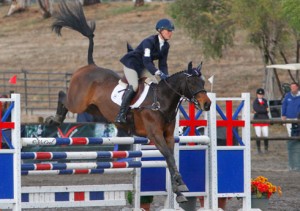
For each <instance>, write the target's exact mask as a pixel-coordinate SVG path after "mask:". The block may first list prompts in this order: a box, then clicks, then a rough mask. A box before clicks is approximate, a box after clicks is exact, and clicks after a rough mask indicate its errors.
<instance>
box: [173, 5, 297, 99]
mask: <svg viewBox="0 0 300 211" xmlns="http://www.w3.org/2000/svg"><path fill="white" fill-rule="evenodd" d="M296 2H297V1H293V0H277V1H273V0H177V1H175V2H174V3H173V4H172V5H171V7H170V13H171V16H172V17H173V18H174V19H175V20H176V22H177V23H178V24H179V25H181V26H182V27H184V28H185V29H187V31H188V33H189V35H190V36H191V37H192V38H193V39H194V40H196V41H197V42H198V43H200V44H201V47H202V51H203V53H204V54H205V55H206V56H208V57H212V58H218V57H221V56H222V51H223V49H224V48H225V47H230V46H231V45H232V44H233V38H234V34H235V31H236V29H237V28H239V29H245V30H246V31H247V32H248V34H249V40H250V42H251V43H253V44H254V46H256V47H257V48H258V49H259V50H260V52H261V55H262V60H263V62H264V64H265V65H268V64H275V63H282V62H283V63H288V62H291V61H296V62H298V61H299V32H300V26H299V25H300V21H299V16H298V14H299V12H300V6H299V4H297V3H296ZM296 17H297V18H296ZM293 52H296V54H295V53H293ZM268 74H271V75H268ZM273 74H274V76H275V80H276V81H277V85H278V89H279V91H280V92H281V94H283V93H282V90H281V84H280V81H279V78H278V74H277V72H276V70H275V69H274V71H273V72H272V71H268V72H266V75H265V77H266V78H273ZM290 76H291V79H292V80H293V81H294V80H295V79H294V77H293V76H292V74H291V73H290ZM297 79H298V78H297Z"/></svg>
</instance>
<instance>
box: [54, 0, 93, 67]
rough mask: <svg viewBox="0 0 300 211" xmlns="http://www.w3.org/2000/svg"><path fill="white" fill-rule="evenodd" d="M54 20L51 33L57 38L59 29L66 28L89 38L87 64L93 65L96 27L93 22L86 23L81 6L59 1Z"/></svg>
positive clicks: (77, 3)
mask: <svg viewBox="0 0 300 211" xmlns="http://www.w3.org/2000/svg"><path fill="white" fill-rule="evenodd" d="M54 18H55V20H54V22H53V24H52V31H54V32H55V33H56V34H57V35H58V36H61V29H62V28H63V27H66V28H70V29H73V30H75V31H78V32H80V33H81V34H82V35H83V36H86V37H87V38H89V49H88V64H94V59H93V50H94V40H93V38H94V31H95V27H96V25H95V22H94V21H90V22H89V23H87V21H86V18H85V16H84V13H83V9H82V6H81V4H80V3H79V2H78V1H74V2H72V3H68V4H67V3H66V2H65V1H64V0H62V1H60V4H59V11H58V12H57V13H55V15H54Z"/></svg>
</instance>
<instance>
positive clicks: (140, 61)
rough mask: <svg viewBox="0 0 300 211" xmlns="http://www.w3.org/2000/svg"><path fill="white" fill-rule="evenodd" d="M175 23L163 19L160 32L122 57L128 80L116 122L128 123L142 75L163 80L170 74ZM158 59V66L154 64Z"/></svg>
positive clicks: (159, 26)
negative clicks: (169, 67)
mask: <svg viewBox="0 0 300 211" xmlns="http://www.w3.org/2000/svg"><path fill="white" fill-rule="evenodd" d="M174 29H175V28H174V25H173V23H172V22H171V21H170V20H168V19H161V20H159V21H158V22H157V24H156V30H157V32H158V34H156V35H151V36H149V37H147V38H145V39H144V40H143V41H142V42H141V43H140V44H139V45H138V47H137V48H136V49H134V50H133V51H130V52H128V53H127V54H125V55H124V56H123V57H122V58H121V60H120V61H121V63H122V64H123V65H124V67H123V70H124V75H125V77H126V79H127V81H128V88H127V89H126V91H125V93H124V96H123V100H122V104H121V107H120V111H119V114H118V115H117V117H116V119H115V122H116V123H126V115H127V111H128V109H129V105H130V101H131V100H132V98H133V97H134V95H135V93H136V91H137V89H138V80H139V78H141V77H145V76H146V77H147V76H148V77H149V73H150V74H151V75H150V77H152V76H159V77H160V78H161V79H162V80H164V79H166V78H167V76H168V64H167V59H168V53H169V47H170V45H169V43H168V40H169V39H171V37H172V33H173V31H174ZM154 60H158V68H157V67H155V65H154Z"/></svg>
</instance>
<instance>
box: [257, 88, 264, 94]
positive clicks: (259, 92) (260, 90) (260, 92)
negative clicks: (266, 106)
mask: <svg viewBox="0 0 300 211" xmlns="http://www.w3.org/2000/svg"><path fill="white" fill-rule="evenodd" d="M256 94H259V95H264V94H265V90H264V89H262V88H259V89H257V90H256Z"/></svg>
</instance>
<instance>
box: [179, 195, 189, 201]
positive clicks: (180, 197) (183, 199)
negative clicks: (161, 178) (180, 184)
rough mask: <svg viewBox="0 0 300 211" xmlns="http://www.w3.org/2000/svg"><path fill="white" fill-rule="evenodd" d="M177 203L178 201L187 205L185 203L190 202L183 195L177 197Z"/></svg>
mask: <svg viewBox="0 0 300 211" xmlns="http://www.w3.org/2000/svg"><path fill="white" fill-rule="evenodd" d="M176 201H177V203H185V202H187V201H188V200H187V199H186V198H185V196H184V195H182V196H177V197H176Z"/></svg>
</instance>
